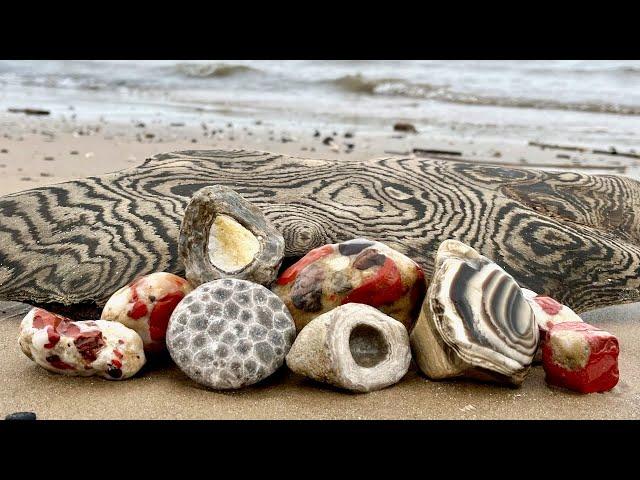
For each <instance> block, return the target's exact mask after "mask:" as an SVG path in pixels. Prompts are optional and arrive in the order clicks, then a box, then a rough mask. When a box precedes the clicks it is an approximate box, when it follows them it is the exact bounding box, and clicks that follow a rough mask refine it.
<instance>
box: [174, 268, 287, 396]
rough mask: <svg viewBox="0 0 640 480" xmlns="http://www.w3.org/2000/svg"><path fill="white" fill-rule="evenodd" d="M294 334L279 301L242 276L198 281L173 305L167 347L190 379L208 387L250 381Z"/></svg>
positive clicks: (269, 368) (268, 368)
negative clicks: (192, 288) (176, 304)
mask: <svg viewBox="0 0 640 480" xmlns="http://www.w3.org/2000/svg"><path fill="white" fill-rule="evenodd" d="M295 336H296V329H295V325H294V323H293V320H292V319H291V315H290V314H289V312H288V311H287V308H286V307H285V306H284V304H283V303H282V301H281V300H280V299H279V298H278V297H277V296H276V295H275V294H273V293H272V292H270V291H269V290H268V289H267V288H265V287H263V286H262V285H258V284H255V283H252V282H248V281H246V280H237V279H230V278H229V279H222V280H215V281H213V282H208V283H204V284H202V285H200V286H199V287H198V288H196V289H195V290H193V291H192V292H191V293H189V294H188V295H187V296H186V297H185V298H184V300H182V302H180V303H179V304H178V306H177V307H176V309H175V310H174V312H173V315H171V319H170V321H169V328H168V330H167V348H168V349H169V353H170V354H171V358H173V360H174V361H175V362H176V364H177V365H178V367H180V369H181V370H182V371H183V372H184V373H185V374H186V375H187V376H188V377H189V378H191V379H193V380H194V381H196V382H198V383H200V384H202V385H206V386H207V387H211V388H214V389H233V388H240V387H243V386H246V385H251V384H254V383H256V382H259V381H261V380H263V379H264V378H266V377H268V376H269V375H271V374H272V373H273V372H275V371H276V370H277V369H278V368H280V366H282V364H283V363H284V359H285V356H286V354H287V352H288V351H289V349H290V348H291V345H292V343H293V340H294V339H295Z"/></svg>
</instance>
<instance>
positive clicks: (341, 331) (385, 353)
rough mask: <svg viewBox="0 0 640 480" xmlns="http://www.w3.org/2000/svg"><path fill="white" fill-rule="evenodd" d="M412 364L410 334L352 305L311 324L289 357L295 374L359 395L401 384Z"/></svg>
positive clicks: (375, 312)
mask: <svg viewBox="0 0 640 480" xmlns="http://www.w3.org/2000/svg"><path fill="white" fill-rule="evenodd" d="M410 363H411V347H410V345H409V334H408V333H407V329H406V328H405V327H404V326H403V325H402V324H401V323H400V322H398V321H397V320H394V319H393V318H391V317H389V316H388V315H385V314H384V313H382V312H380V311H379V310H377V309H375V308H373V307H371V306H369V305H363V304H359V303H348V304H346V305H341V306H339V307H337V308H335V309H333V310H331V311H329V312H326V313H324V314H322V315H320V316H319V317H317V318H315V319H314V320H312V321H311V322H310V323H309V324H307V326H306V327H304V328H303V329H302V331H301V332H300V333H299V334H298V337H297V338H296V340H295V342H294V343H293V346H292V347H291V350H290V351H289V353H288V355H287V366H288V367H289V368H290V369H291V370H293V371H294V372H295V373H298V374H300V375H305V376H307V377H309V378H312V379H314V380H316V381H319V382H326V383H329V384H331V385H334V386H336V387H340V388H344V389H347V390H351V391H355V392H370V391H373V390H380V389H381V388H385V387H388V386H390V385H393V384H395V383H397V382H399V381H400V379H402V377H404V375H405V374H406V373H407V370H408V369H409V364H410Z"/></svg>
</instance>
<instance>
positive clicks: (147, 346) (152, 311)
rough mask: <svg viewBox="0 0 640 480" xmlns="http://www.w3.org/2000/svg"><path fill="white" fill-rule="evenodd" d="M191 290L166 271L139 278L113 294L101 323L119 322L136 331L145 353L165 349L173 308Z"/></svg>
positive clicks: (186, 284) (180, 279)
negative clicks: (105, 321) (108, 321)
mask: <svg viewBox="0 0 640 480" xmlns="http://www.w3.org/2000/svg"><path fill="white" fill-rule="evenodd" d="M191 290H193V287H192V286H191V285H190V284H189V282H187V281H186V280H185V279H184V278H181V277H179V276H177V275H174V274H172V273H167V272H155V273H151V274H149V275H145V276H143V277H139V278H137V279H136V280H134V281H133V282H131V283H130V284H129V285H126V286H124V287H122V288H121V289H119V290H118V291H117V292H115V293H114V294H113V295H112V296H111V298H109V300H108V301H107V303H106V304H105V306H104V309H103V310H102V315H101V317H100V319H101V320H111V321H114V322H120V323H122V324H123V325H125V326H127V327H129V328H131V329H132V330H135V331H136V332H137V333H138V335H140V338H142V343H143V344H144V350H145V352H148V353H149V352H161V351H163V350H165V340H164V339H165V334H166V332H167V325H168V323H169V318H170V317H171V314H172V313H173V310H174V309H175V307H176V305H178V303H180V301H181V300H182V299H183V298H184V296H185V295H186V294H188V293H189V292H190V291H191Z"/></svg>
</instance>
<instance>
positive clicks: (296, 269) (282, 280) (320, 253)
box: [277, 245, 334, 285]
mask: <svg viewBox="0 0 640 480" xmlns="http://www.w3.org/2000/svg"><path fill="white" fill-rule="evenodd" d="M333 251H334V246H333V245H323V246H322V247H318V248H314V249H313V250H311V251H310V252H309V253H307V254H306V255H305V256H304V257H302V258H301V259H300V260H298V261H297V262H296V263H294V264H293V265H291V266H290V267H289V268H287V269H286V270H285V271H284V272H282V275H280V277H278V281H277V283H278V285H287V284H288V283H291V282H293V281H294V280H295V279H296V277H297V276H298V274H299V273H300V272H301V271H302V269H304V268H305V267H306V266H308V265H310V264H312V263H313V262H315V261H316V260H319V259H321V258H323V257H326V256H327V255H330V254H332V253H333Z"/></svg>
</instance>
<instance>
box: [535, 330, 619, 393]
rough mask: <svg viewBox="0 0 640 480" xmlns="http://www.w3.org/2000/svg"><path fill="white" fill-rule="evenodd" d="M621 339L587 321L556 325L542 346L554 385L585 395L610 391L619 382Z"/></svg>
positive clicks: (545, 369)
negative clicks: (619, 340) (619, 341)
mask: <svg viewBox="0 0 640 480" xmlns="http://www.w3.org/2000/svg"><path fill="white" fill-rule="evenodd" d="M619 352H620V347H619V345H618V339H617V338H616V337H615V336H614V335H612V334H611V333H608V332H605V331H604V330H600V329H599V328H596V327H594V326H592V325H589V324H588V323H584V322H564V323H557V324H555V325H553V326H552V327H551V328H550V329H549V331H548V332H547V335H546V338H545V339H544V341H543V345H542V365H543V367H544V371H545V373H546V381H547V383H549V384H550V385H555V386H558V387H564V388H568V389H570V390H575V391H577V392H581V393H592V392H606V391H607V390H611V389H612V388H613V387H615V386H616V384H617V383H618V378H619V372H618V354H619Z"/></svg>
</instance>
